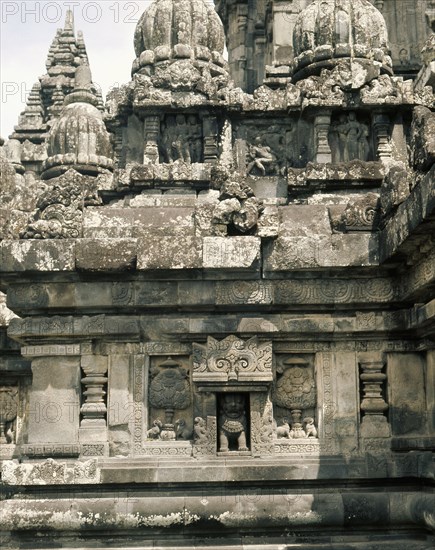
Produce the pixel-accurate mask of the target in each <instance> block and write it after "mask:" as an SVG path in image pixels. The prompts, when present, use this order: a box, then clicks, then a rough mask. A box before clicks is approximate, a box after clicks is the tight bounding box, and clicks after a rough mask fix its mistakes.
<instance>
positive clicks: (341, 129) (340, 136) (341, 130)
mask: <svg viewBox="0 0 435 550" xmlns="http://www.w3.org/2000/svg"><path fill="white" fill-rule="evenodd" d="M335 132H336V134H337V141H338V155H339V161H340V162H344V159H345V157H346V147H347V144H346V134H347V117H346V115H344V114H341V115H340V118H339V121H338V124H337V125H336V127H335Z"/></svg>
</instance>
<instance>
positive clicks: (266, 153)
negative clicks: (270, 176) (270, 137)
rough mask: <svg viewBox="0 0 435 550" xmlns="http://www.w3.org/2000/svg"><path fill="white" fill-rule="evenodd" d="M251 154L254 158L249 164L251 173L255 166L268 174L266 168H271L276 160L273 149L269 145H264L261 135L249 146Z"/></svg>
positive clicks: (263, 173) (262, 172)
mask: <svg viewBox="0 0 435 550" xmlns="http://www.w3.org/2000/svg"><path fill="white" fill-rule="evenodd" d="M249 156H250V158H251V159H252V160H251V162H250V163H249V164H248V168H247V172H248V174H250V173H251V172H252V170H253V169H254V168H258V170H260V172H261V175H262V176H265V175H266V169H267V168H269V167H270V166H271V165H272V164H273V163H274V162H275V160H276V157H275V155H274V154H273V152H272V149H271V148H270V147H269V146H268V145H263V144H262V142H261V137H260V136H257V137H256V138H255V145H251V146H250V147H249Z"/></svg>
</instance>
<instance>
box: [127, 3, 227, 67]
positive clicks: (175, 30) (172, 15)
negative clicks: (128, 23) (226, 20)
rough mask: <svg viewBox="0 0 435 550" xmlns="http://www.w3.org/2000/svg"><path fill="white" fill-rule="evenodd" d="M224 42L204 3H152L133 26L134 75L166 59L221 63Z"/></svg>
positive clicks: (216, 18) (217, 20) (210, 9)
mask: <svg viewBox="0 0 435 550" xmlns="http://www.w3.org/2000/svg"><path fill="white" fill-rule="evenodd" d="M224 42H225V35H224V29H223V25H222V22H221V20H220V18H219V16H218V14H217V13H216V12H215V10H214V9H213V7H212V6H211V5H210V4H208V3H206V2H205V1H204V0H155V1H154V2H153V3H152V4H151V5H150V6H149V7H148V8H147V9H146V10H145V12H144V13H143V15H142V17H141V18H140V19H139V22H138V24H137V27H136V31H135V36H134V48H135V52H136V56H137V58H136V61H135V63H134V65H133V72H136V71H137V70H138V69H139V68H140V67H142V66H145V65H151V64H153V63H158V62H161V61H166V60H168V59H180V58H181V59H183V58H184V59H186V58H189V59H199V60H204V61H210V60H212V61H216V62H217V63H218V64H222V54H223V50H224Z"/></svg>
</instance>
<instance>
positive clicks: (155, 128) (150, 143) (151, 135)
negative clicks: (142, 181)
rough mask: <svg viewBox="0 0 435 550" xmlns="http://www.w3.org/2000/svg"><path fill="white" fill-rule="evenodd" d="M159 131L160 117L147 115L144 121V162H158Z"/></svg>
mask: <svg viewBox="0 0 435 550" xmlns="http://www.w3.org/2000/svg"><path fill="white" fill-rule="evenodd" d="M159 133H160V119H159V117H158V116H148V117H146V118H145V123H144V141H145V146H144V163H145V164H147V163H150V162H151V163H154V164H158V162H159V148H158V145H157V141H158V139H159Z"/></svg>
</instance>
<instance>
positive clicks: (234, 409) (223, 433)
mask: <svg viewBox="0 0 435 550" xmlns="http://www.w3.org/2000/svg"><path fill="white" fill-rule="evenodd" d="M246 427H247V421H246V412H245V398H244V396H243V395H242V394H240V393H228V394H225V395H224V396H223V397H222V402H221V411H220V418H219V450H220V451H221V452H227V451H229V450H230V443H235V444H236V446H237V450H238V451H247V450H248V447H247V444H246Z"/></svg>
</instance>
